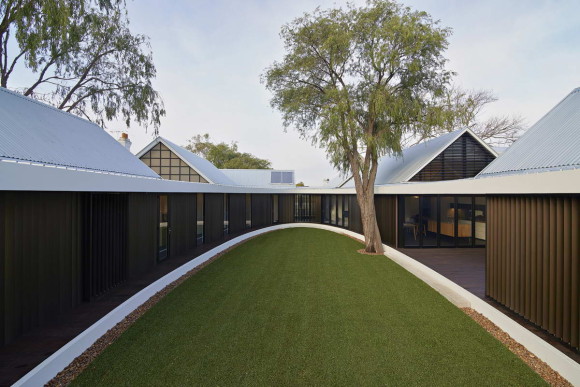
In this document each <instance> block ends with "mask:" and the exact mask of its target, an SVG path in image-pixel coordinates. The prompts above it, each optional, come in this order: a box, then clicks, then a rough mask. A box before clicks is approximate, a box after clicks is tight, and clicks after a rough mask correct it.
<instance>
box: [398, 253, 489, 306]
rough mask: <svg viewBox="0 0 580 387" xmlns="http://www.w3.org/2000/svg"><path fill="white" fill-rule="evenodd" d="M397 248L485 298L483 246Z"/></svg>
mask: <svg viewBox="0 0 580 387" xmlns="http://www.w3.org/2000/svg"><path fill="white" fill-rule="evenodd" d="M398 250H399V251H400V252H402V253H403V254H406V255H408V256H409V257H411V258H413V259H415V260H417V261H419V262H421V263H422V264H424V265H425V266H427V267H429V268H431V269H433V270H435V271H436V272H438V273H439V274H441V275H443V276H444V277H446V278H448V279H450V280H451V281H453V282H455V283H456V284H457V285H459V286H461V287H462V288H464V289H466V290H468V291H470V292H471V293H473V294H475V295H476V296H477V297H479V298H482V299H483V298H485V249H484V248H471V249H467V248H455V249H441V248H433V249H429V248H425V249H398Z"/></svg>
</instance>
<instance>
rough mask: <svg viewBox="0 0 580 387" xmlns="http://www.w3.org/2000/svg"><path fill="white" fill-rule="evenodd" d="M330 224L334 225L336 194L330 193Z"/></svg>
mask: <svg viewBox="0 0 580 387" xmlns="http://www.w3.org/2000/svg"><path fill="white" fill-rule="evenodd" d="M330 224H334V225H336V195H330Z"/></svg>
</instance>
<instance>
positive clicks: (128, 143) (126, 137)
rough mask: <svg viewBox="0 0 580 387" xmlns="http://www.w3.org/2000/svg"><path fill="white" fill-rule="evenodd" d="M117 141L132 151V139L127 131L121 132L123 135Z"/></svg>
mask: <svg viewBox="0 0 580 387" xmlns="http://www.w3.org/2000/svg"><path fill="white" fill-rule="evenodd" d="M117 141H119V143H120V144H121V145H123V146H124V147H125V148H127V150H128V151H129V152H131V140H129V135H128V134H127V133H124V132H123V133H121V137H119V138H118V139H117Z"/></svg>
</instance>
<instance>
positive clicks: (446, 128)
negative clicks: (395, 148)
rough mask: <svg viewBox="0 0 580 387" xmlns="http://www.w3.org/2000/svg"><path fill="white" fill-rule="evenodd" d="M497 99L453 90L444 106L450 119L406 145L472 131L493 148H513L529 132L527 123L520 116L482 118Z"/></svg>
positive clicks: (480, 92)
mask: <svg viewBox="0 0 580 387" xmlns="http://www.w3.org/2000/svg"><path fill="white" fill-rule="evenodd" d="M496 101H497V97H495V96H494V94H493V93H492V92H491V91H489V90H462V89H460V88H458V87H451V88H449V89H448V90H447V92H446V94H445V98H444V103H445V105H446V109H447V111H448V115H447V119H446V120H445V121H444V122H442V125H440V126H437V127H434V128H433V131H431V132H426V133H422V135H420V136H416V137H413V136H408V137H407V138H406V139H405V141H404V144H405V146H412V145H414V144H417V143H419V142H422V141H424V140H428V139H429V138H433V137H437V136H440V135H442V134H444V133H446V132H452V131H454V130H457V129H462V128H469V129H471V130H472V131H473V132H474V133H475V134H477V135H478V136H479V137H480V138H481V139H482V140H484V141H486V142H487V143H488V144H490V145H496V146H509V145H511V144H513V143H514V141H516V140H517V139H518V137H519V136H520V135H521V133H522V132H523V131H524V129H525V126H526V124H525V121H524V119H523V117H522V116H519V115H494V116H491V117H488V118H487V119H482V118H481V113H482V111H483V110H484V108H485V107H486V106H487V105H489V104H490V103H493V102H496Z"/></svg>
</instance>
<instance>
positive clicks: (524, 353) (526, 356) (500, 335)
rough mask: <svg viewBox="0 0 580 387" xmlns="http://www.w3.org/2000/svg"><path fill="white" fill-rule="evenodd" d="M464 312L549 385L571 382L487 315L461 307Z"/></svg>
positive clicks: (569, 384)
mask: <svg viewBox="0 0 580 387" xmlns="http://www.w3.org/2000/svg"><path fill="white" fill-rule="evenodd" d="M461 310H463V312H465V314H467V315H468V316H469V317H471V318H472V319H473V320H475V322H477V323H478V324H479V325H481V326H482V327H483V329H485V330H486V331H488V332H489V333H490V334H491V335H492V336H493V337H495V338H496V339H498V340H499V341H501V342H502V344H503V345H505V346H506V347H508V349H509V350H510V351H512V352H513V353H514V354H516V355H517V356H518V357H519V358H520V359H522V360H523V362H524V363H526V364H527V365H528V366H529V367H530V368H531V369H533V370H534V371H535V372H536V373H537V374H538V375H540V376H541V377H542V379H544V380H545V381H546V382H548V384H550V385H551V386H566V387H568V386H570V387H572V384H571V383H570V382H568V381H567V380H566V379H564V378H563V377H562V375H560V374H559V373H557V372H556V371H554V370H553V369H552V368H551V367H550V366H549V365H547V364H546V363H544V362H543V361H542V360H540V359H539V358H538V357H536V356H535V355H534V354H533V353H531V352H530V351H528V350H527V349H526V347H524V346H523V345H521V344H520V343H518V342H517V341H515V340H514V339H512V338H511V336H510V335H508V334H507V333H505V332H504V331H503V330H501V329H500V328H499V327H498V326H497V325H495V324H494V323H492V322H491V321H490V320H488V319H487V317H485V316H483V315H482V314H480V313H478V312H476V311H475V310H473V309H471V308H461Z"/></svg>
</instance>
